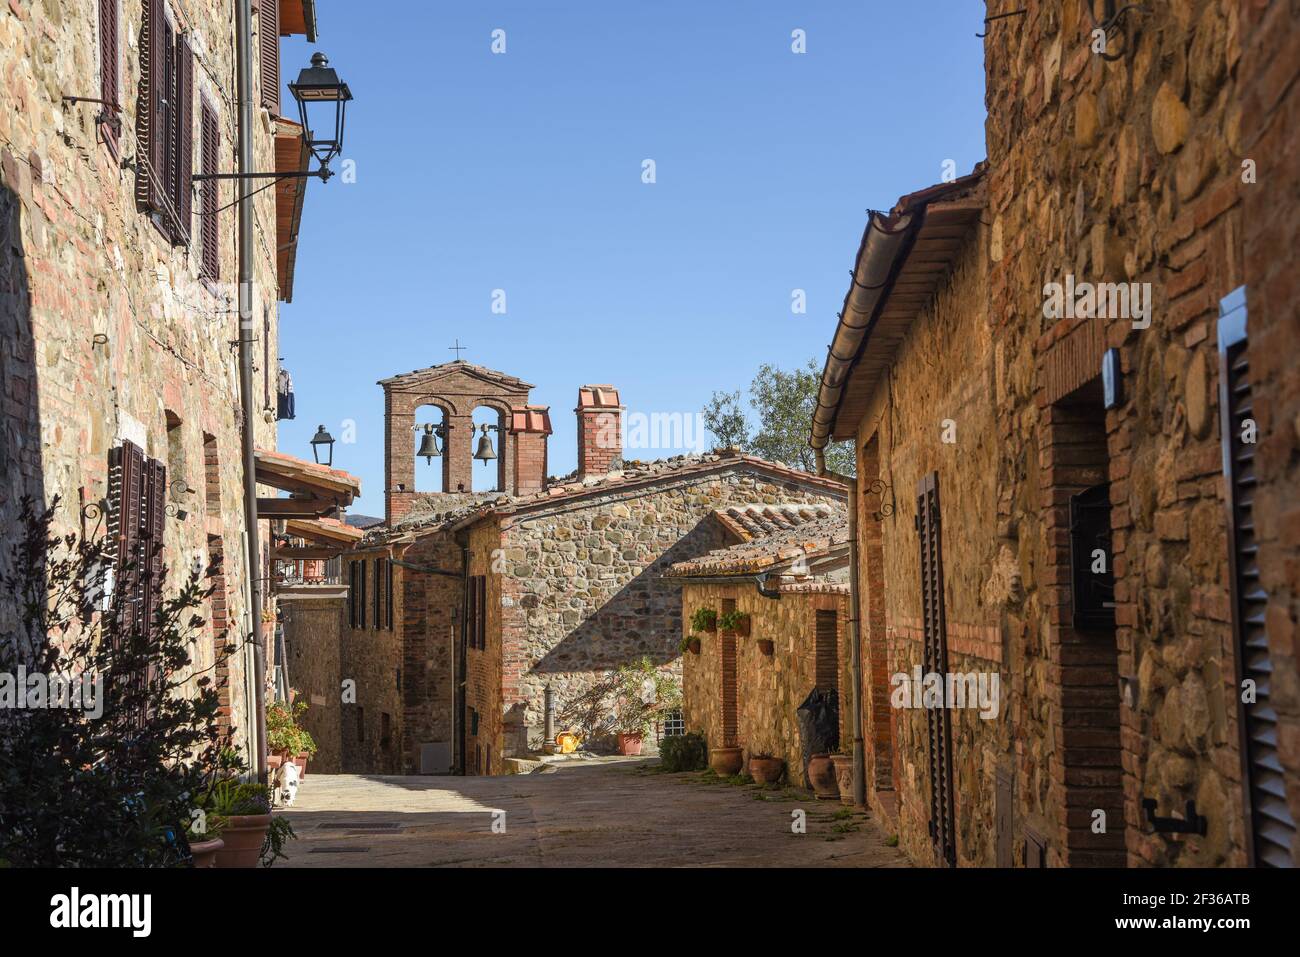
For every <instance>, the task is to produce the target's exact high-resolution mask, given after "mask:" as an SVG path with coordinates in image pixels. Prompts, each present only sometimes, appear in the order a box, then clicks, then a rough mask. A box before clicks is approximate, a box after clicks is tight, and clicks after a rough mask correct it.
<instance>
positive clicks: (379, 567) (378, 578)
mask: <svg viewBox="0 0 1300 957" xmlns="http://www.w3.org/2000/svg"><path fill="white" fill-rule="evenodd" d="M383 584H384V560H383V559H382V558H376V559H375V607H374V612H375V623H374V625H373V626H372V627H373V628H374V629H375V631H379V630H380V629H381V628H383V627H384V618H383V615H382V614H381V612H382V610H383V596H384V588H383Z"/></svg>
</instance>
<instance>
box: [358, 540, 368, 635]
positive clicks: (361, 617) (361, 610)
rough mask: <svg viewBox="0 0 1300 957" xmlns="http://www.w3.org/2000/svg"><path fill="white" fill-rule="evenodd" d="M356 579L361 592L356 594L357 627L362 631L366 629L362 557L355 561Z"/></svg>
mask: <svg viewBox="0 0 1300 957" xmlns="http://www.w3.org/2000/svg"><path fill="white" fill-rule="evenodd" d="M357 565H358V570H357V581H358V583H359V585H360V589H361V593H360V594H359V595H357V627H358V628H360V629H361V630H362V631H365V629H366V573H367V569H366V560H365V559H364V558H363V559H361V561H360V562H358V563H357Z"/></svg>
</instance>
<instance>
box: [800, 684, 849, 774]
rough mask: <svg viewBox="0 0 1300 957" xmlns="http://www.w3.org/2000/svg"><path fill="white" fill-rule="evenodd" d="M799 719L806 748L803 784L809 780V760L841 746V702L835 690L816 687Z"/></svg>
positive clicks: (806, 699)
mask: <svg viewBox="0 0 1300 957" xmlns="http://www.w3.org/2000/svg"><path fill="white" fill-rule="evenodd" d="M795 716H796V717H797V718H798V720H799V743H800V745H801V747H802V750H803V786H804V787H811V784H810V783H809V781H808V759H809V758H811V757H812V756H813V755H814V754H828V753H830V752H832V751H835V750H836V749H837V748H838V747H839V746H840V701H839V695H837V694H836V693H835V692H834V691H823V690H821V689H820V688H814V689H813V690H812V691H811V692H810V693H809V695H808V697H807V698H805V699H804V701H803V704H801V705H799V709H798V710H797V711H796V712H795Z"/></svg>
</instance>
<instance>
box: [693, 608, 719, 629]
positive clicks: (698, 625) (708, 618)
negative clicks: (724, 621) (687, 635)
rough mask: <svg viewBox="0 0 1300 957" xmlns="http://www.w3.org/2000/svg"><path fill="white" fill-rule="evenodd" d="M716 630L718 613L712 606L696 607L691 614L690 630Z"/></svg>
mask: <svg viewBox="0 0 1300 957" xmlns="http://www.w3.org/2000/svg"><path fill="white" fill-rule="evenodd" d="M717 630H718V613H717V612H716V611H714V610H713V609H712V608H697V609H695V614H693V615H691V631H707V632H709V633H710V634H712V633H713V632H715V631H717Z"/></svg>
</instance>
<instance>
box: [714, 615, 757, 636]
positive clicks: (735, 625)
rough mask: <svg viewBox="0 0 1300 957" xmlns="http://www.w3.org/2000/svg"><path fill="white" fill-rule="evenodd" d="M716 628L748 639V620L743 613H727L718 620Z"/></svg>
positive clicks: (747, 616)
mask: <svg viewBox="0 0 1300 957" xmlns="http://www.w3.org/2000/svg"><path fill="white" fill-rule="evenodd" d="M718 627H719V628H721V629H722V630H723V631H729V632H731V633H732V634H733V635H737V636H739V637H741V638H748V637H749V631H750V618H749V615H747V614H745V613H744V612H743V611H729V612H727V613H726V614H724V615H722V616H721V617H720V618H718Z"/></svg>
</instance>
